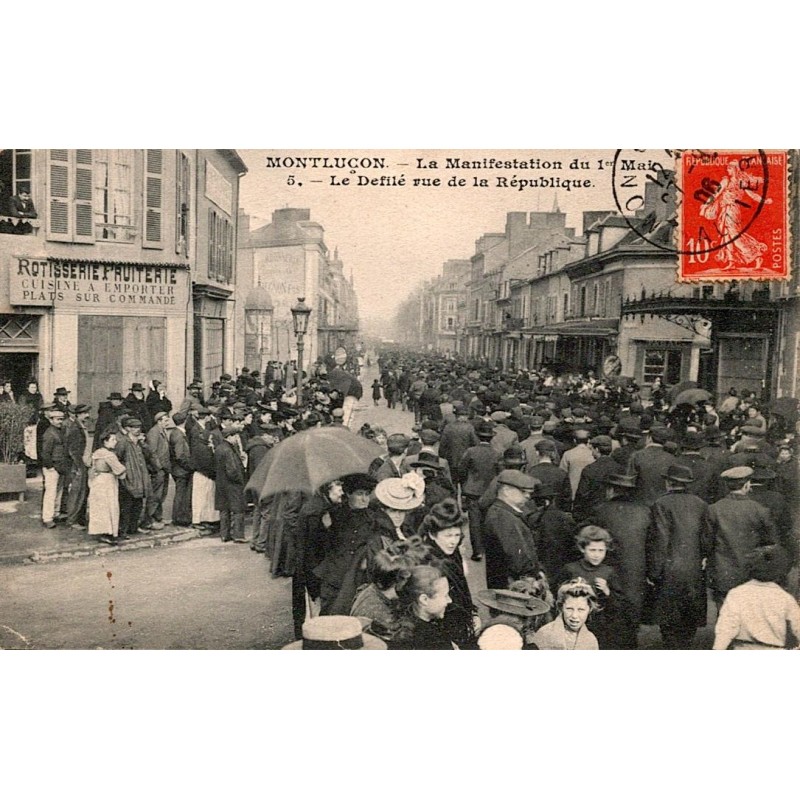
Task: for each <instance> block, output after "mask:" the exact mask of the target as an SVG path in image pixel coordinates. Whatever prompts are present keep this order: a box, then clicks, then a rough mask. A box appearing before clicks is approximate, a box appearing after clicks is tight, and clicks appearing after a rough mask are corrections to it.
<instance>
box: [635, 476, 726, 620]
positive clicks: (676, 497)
mask: <svg viewBox="0 0 800 800" xmlns="http://www.w3.org/2000/svg"><path fill="white" fill-rule="evenodd" d="M652 514H653V516H652V521H651V526H650V533H649V538H648V544H647V576H648V578H649V579H650V580H651V581H652V582H653V583H654V584H655V590H654V600H655V605H654V620H653V621H654V622H655V623H656V624H657V625H672V626H675V625H679V624H681V625H687V626H691V625H694V626H696V627H698V628H699V627H702V626H703V625H704V624H705V621H706V581H705V573H704V571H703V566H702V562H703V559H704V558H707V557H708V555H709V554H710V552H711V527H710V524H709V516H708V505H707V504H706V503H705V502H704V501H703V500H702V499H701V498H700V497H698V496H697V495H695V494H690V493H689V492H685V491H674V492H669V493H667V494H665V495H662V496H661V497H659V498H658V500H656V502H655V503H654V504H653V508H652Z"/></svg>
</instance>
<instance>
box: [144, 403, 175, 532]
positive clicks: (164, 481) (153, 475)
mask: <svg viewBox="0 0 800 800" xmlns="http://www.w3.org/2000/svg"><path fill="white" fill-rule="evenodd" d="M153 419H154V420H155V422H154V424H153V425H152V427H151V428H150V430H149V431H147V439H146V441H147V447H148V449H149V450H150V456H151V463H152V470H151V472H150V481H151V483H152V488H153V491H152V493H151V494H150V496H149V497H148V498H147V506H146V509H145V526H144V527H146V528H151V529H152V530H156V531H157V530H161V529H162V528H163V527H164V501H165V500H166V498H167V492H168V491H169V476H170V472H171V467H172V465H171V463H170V455H169V430H170V428H172V427H173V426H174V423H173V421H172V418H171V417H170V416H169V414H168V413H167V412H166V411H156V413H155V415H154V417H153Z"/></svg>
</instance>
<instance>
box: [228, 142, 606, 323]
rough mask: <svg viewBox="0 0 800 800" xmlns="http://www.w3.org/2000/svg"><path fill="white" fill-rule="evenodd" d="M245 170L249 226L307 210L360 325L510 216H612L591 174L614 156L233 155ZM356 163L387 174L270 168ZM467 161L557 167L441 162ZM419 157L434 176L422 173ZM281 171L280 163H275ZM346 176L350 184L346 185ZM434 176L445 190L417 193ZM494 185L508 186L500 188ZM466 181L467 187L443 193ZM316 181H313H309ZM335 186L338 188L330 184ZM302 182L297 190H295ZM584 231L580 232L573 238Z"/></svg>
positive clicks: (243, 194) (465, 254) (571, 220)
mask: <svg viewBox="0 0 800 800" xmlns="http://www.w3.org/2000/svg"><path fill="white" fill-rule="evenodd" d="M238 152H239V155H240V156H241V157H242V159H243V160H244V161H245V163H246V164H247V167H248V173H247V175H245V176H244V177H243V178H242V180H241V188H240V206H241V207H242V209H243V210H244V211H245V212H246V213H248V214H250V215H251V217H253V218H255V219H254V220H253V221H252V223H251V227H260V226H261V225H265V224H267V223H268V222H269V221H270V219H271V217H272V212H273V211H274V210H275V209H277V208H283V207H296V208H309V209H311V218H312V219H313V220H314V221H316V222H318V223H320V224H321V225H322V227H323V228H324V229H325V242H326V244H327V246H328V248H329V249H330V250H331V252H332V251H333V249H334V248H335V247H338V249H339V256H340V258H341V259H342V261H343V263H344V268H345V274H347V275H349V274H350V269H351V268H352V271H353V276H354V283H355V287H356V292H357V294H358V298H359V308H360V312H361V317H362V319H363V320H380V319H387V318H391V317H392V316H393V314H394V311H395V309H396V308H397V306H398V304H399V303H400V302H401V301H402V300H403V299H404V298H405V297H407V296H408V294H409V293H410V292H411V291H412V290H413V289H414V287H415V286H417V285H418V284H419V283H420V282H422V281H424V280H427V279H428V278H431V277H434V276H435V275H437V274H439V273H440V272H441V268H442V264H443V263H444V262H445V261H446V260H448V259H468V258H469V257H470V256H472V255H473V254H474V252H475V241H476V240H477V239H478V238H479V237H480V236H481V235H483V234H484V233H494V232H498V233H501V232H502V231H503V230H504V228H505V220H506V214H507V213H508V212H510V211H528V212H530V211H537V210H539V211H550V210H552V208H553V205H554V201H556V202H557V203H558V206H559V208H560V209H561V210H562V211H566V212H567V224H568V225H570V226H574V227H576V228H578V229H580V224H581V212H582V211H583V210H590V209H609V210H610V209H612V208H613V207H614V201H613V196H612V192H611V170H610V169H609V168H608V167H605V168H604V169H603V170H598V169H597V162H598V159H600V158H602V159H604V160H610V159H612V158H613V151H610V150H606V151H596V150H585V151H578V150H570V151H564V152H561V153H559V152H557V151H553V150H549V151H548V150H539V151H534V150H513V151H503V150H477V151H465V150H447V151H442V150H440V151H433V150H413V151H408V150H382V151H379V150H336V151H328V150H239V151H238ZM302 157H306V158H313V157H316V158H323V157H327V158H329V159H334V158H347V159H351V158H356V159H358V160H359V164H361V163H362V161H361V160H362V159H365V160H366V161H365V162H363V163H367V164H374V163H375V159H378V158H383V159H385V168H383V169H380V168H369V167H367V168H362V167H361V166H359V165H356V167H355V168H354V170H353V171H351V169H350V168H349V167H348V166H345V168H342V169H338V168H325V167H324V166H322V165H318V166H317V167H316V168H312V167H310V166H306V167H305V168H302V167H299V166H297V162H294V164H293V165H292V166H291V167H286V168H284V167H283V166H281V167H279V168H276V167H268V166H267V163H268V161H267V159H268V158H273V159H298V158H302ZM447 157H449V158H459V159H465V160H469V161H473V160H479V159H481V160H482V159H484V158H495V159H497V160H501V161H502V160H511V159H514V158H516V159H517V160H518V161H521V160H524V161H526V162H528V163H530V159H540V162H551V163H552V162H554V161H559V160H560V161H561V162H562V169H560V170H553V169H552V168H550V169H547V168H542V164H540V165H539V166H540V168H539V169H535V168H533V169H531V168H528V169H517V168H514V167H513V166H512V167H511V168H508V169H506V168H502V169H495V168H493V167H490V168H487V169H447V168H445V158H447ZM575 158H579V159H581V160H582V161H588V162H589V164H590V169H589V170H583V169H576V170H571V169H569V162H571V161H572V160H573V159H575ZM417 159H422V160H423V163H425V164H430V162H431V161H432V160H435V161H436V162H437V164H438V168H435V169H434V168H432V167H430V166H429V167H427V168H424V169H421V168H418V161H417ZM281 163H283V162H281ZM400 176H403V177H404V178H405V179H406V185H405V186H396V185H395V186H392V185H384V186H375V185H367V186H359V185H358V180H359V178H361V180H362V182H363V181H364V180H378V181H380V180H381V179H383V180H384V181H385V182H390V181H392V180H399V178H400ZM514 177H516V178H517V179H522V180H531V179H541V178H546V179H550V178H553V177H558V178H561V179H565V180H570V181H574V180H581V181H586V180H589V181H591V183H592V186H591V187H588V188H574V189H570V191H566V190H565V189H564V188H563V187H562V188H560V189H552V188H549V187H548V188H534V187H533V186H525V187H524V188H522V189H520V187H519V186H512V185H511V182H512V181H513V180H514ZM347 178H349V179H350V183H349V184H344V180H345V179H347ZM414 178H419V179H428V180H430V179H433V178H438V179H439V180H440V181H441V183H442V184H443V185H441V186H439V187H436V186H414V185H413V179H414ZM476 178H477V179H485V180H487V182H488V183H489V186H488V187H485V188H484V187H482V188H477V187H473V185H472V184H473V180H474V179H476ZM498 178H503V179H505V181H506V183H507V185H506V186H498V185H497V182H498ZM450 179H455V180H458V179H462V180H464V181H465V182H466V185H465V186H460V187H459V186H456V187H452V186H448V185H447V182H448V181H449V180H450ZM313 181H319V182H313ZM332 182H335V183H336V185H332ZM301 184H302V185H301ZM579 232H580V231H579Z"/></svg>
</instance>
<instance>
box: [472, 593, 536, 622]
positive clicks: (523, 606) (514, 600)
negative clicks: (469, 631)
mask: <svg viewBox="0 0 800 800" xmlns="http://www.w3.org/2000/svg"><path fill="white" fill-rule="evenodd" d="M478 600H480V601H481V603H483V604H484V605H485V606H488V607H489V608H493V609H495V610H496V611H502V612H503V613H504V614H512V615H514V616H516V617H526V618H527V617H538V616H539V614H546V613H547V612H548V611H549V610H550V606H549V605H548V604H547V603H546V602H545V601H544V600H540V599H539V598H538V597H532V596H531V595H529V594H523V593H522V592H511V591H508V590H507V589H483V590H481V591H480V592H478Z"/></svg>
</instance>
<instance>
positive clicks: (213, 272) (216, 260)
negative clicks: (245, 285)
mask: <svg viewBox="0 0 800 800" xmlns="http://www.w3.org/2000/svg"><path fill="white" fill-rule="evenodd" d="M208 277H209V278H211V279H212V280H215V281H219V282H220V283H233V225H232V224H231V223H230V220H228V219H227V218H226V217H224V216H222V214H219V213H218V212H217V211H215V210H214V209H213V208H210V209H209V210H208Z"/></svg>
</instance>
